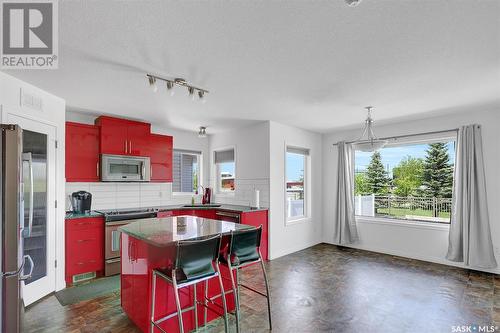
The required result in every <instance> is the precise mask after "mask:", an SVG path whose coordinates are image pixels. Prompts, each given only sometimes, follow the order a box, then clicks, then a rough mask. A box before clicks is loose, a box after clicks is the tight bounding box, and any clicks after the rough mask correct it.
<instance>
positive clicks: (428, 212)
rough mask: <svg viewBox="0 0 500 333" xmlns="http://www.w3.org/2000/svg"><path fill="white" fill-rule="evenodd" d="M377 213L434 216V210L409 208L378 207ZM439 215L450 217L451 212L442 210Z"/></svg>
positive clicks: (396, 215) (397, 215)
mask: <svg viewBox="0 0 500 333" xmlns="http://www.w3.org/2000/svg"><path fill="white" fill-rule="evenodd" d="M377 214H381V215H389V216H395V217H401V216H406V215H413V216H424V217H432V210H426V209H413V210H412V209H409V208H391V209H389V208H378V209H377ZM438 217H442V218H450V213H449V212H440V213H439V216H438Z"/></svg>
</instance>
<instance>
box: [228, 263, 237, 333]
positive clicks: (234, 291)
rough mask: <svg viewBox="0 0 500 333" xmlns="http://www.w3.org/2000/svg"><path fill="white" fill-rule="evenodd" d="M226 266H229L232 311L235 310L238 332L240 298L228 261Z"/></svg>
mask: <svg viewBox="0 0 500 333" xmlns="http://www.w3.org/2000/svg"><path fill="white" fill-rule="evenodd" d="M227 267H228V268H229V276H230V277H231V286H232V288H233V295H234V311H235V315H236V316H235V317H236V332H237V333H239V332H240V305H239V304H240V299H239V297H238V296H239V295H238V287H237V286H236V283H235V281H234V276H233V268H232V267H231V263H230V262H228V264H227Z"/></svg>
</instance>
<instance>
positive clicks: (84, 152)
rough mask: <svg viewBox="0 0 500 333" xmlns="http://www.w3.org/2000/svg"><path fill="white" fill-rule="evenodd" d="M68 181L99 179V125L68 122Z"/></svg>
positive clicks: (94, 180)
mask: <svg viewBox="0 0 500 333" xmlns="http://www.w3.org/2000/svg"><path fill="white" fill-rule="evenodd" d="M65 145H66V181H67V182H97V181H99V127H97V126H93V125H86V124H79V123H72V122H67V123H66V143H65Z"/></svg>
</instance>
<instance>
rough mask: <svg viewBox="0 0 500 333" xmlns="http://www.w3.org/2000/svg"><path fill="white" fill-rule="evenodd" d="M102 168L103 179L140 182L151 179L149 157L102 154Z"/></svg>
mask: <svg viewBox="0 0 500 333" xmlns="http://www.w3.org/2000/svg"><path fill="white" fill-rule="evenodd" d="M101 168H102V169H101V180H102V181H115V182H116V181H125V182H134V181H135V182H138V181H150V179H151V176H150V172H151V170H150V160H149V157H130V156H120V155H102V156H101Z"/></svg>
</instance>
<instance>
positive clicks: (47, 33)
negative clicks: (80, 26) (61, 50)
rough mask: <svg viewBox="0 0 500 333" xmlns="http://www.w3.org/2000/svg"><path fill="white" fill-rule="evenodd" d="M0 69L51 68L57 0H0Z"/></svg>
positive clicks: (55, 57) (54, 55)
mask: <svg viewBox="0 0 500 333" xmlns="http://www.w3.org/2000/svg"><path fill="white" fill-rule="evenodd" d="M1 18H2V24H1V27H2V35H1V36H2V42H1V46H2V62H1V67H2V68H3V69H7V68H10V69H31V68H33V69H55V68H57V63H58V40H57V28H58V26H57V0H47V1H34V0H32V1H29V0H17V1H10V0H4V1H2V6H1Z"/></svg>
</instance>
